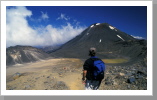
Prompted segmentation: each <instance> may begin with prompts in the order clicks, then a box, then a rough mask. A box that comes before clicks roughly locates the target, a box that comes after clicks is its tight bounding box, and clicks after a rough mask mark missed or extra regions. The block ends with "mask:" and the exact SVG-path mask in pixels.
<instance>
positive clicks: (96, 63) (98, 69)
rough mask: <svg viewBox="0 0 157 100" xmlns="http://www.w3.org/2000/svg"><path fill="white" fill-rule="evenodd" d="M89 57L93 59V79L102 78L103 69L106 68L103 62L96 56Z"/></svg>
mask: <svg viewBox="0 0 157 100" xmlns="http://www.w3.org/2000/svg"><path fill="white" fill-rule="evenodd" d="M91 58H92V60H93V71H92V73H93V79H94V80H102V79H103V78H104V71H105V69H106V66H105V63H104V62H103V61H102V60H101V59H99V58H97V57H91Z"/></svg>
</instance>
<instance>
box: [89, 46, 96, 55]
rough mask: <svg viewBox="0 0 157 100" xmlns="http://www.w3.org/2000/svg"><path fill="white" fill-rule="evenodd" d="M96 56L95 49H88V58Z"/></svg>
mask: <svg viewBox="0 0 157 100" xmlns="http://www.w3.org/2000/svg"><path fill="white" fill-rule="evenodd" d="M95 55H96V48H94V47H92V48H90V49H89V56H95Z"/></svg>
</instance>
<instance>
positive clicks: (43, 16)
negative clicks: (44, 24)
mask: <svg viewBox="0 0 157 100" xmlns="http://www.w3.org/2000/svg"><path fill="white" fill-rule="evenodd" d="M41 14H42V15H41V18H42V19H43V20H45V19H48V18H49V16H48V15H47V13H44V12H42V11H41Z"/></svg>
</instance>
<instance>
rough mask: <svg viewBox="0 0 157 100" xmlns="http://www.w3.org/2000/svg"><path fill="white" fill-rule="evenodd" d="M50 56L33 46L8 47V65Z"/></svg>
mask: <svg viewBox="0 0 157 100" xmlns="http://www.w3.org/2000/svg"><path fill="white" fill-rule="evenodd" d="M48 57H50V56H49V55H48V54H47V53H45V52H43V51H42V50H40V49H37V48H34V47H31V46H19V45H17V46H14V47H9V48H7V49H6V65H14V64H23V63H28V62H34V61H38V60H42V59H45V58H48Z"/></svg>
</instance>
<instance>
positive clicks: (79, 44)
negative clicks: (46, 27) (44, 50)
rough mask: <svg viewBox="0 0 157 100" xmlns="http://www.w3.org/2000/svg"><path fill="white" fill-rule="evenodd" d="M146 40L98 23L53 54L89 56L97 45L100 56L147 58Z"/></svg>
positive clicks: (69, 56)
mask: <svg viewBox="0 0 157 100" xmlns="http://www.w3.org/2000/svg"><path fill="white" fill-rule="evenodd" d="M146 43H147V42H146V40H138V39H135V38H133V37H132V36H130V35H128V34H127V33H125V32H122V31H120V30H119V29H117V28H115V27H113V26H111V25H110V24H108V23H101V24H100V23H96V24H92V25H91V26H89V27H88V28H87V29H85V30H84V31H83V32H82V33H81V34H80V35H78V36H76V37H75V38H74V39H72V40H70V41H68V42H67V43H65V44H64V45H63V46H61V47H60V48H59V49H58V50H56V51H55V52H52V53H51V55H53V56H55V57H67V58H82V59H86V58H88V50H89V48H90V47H96V49H97V56H98V57H100V58H124V57H126V58H129V59H136V60H137V58H143V57H144V58H145V57H146V53H147V44H146Z"/></svg>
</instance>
